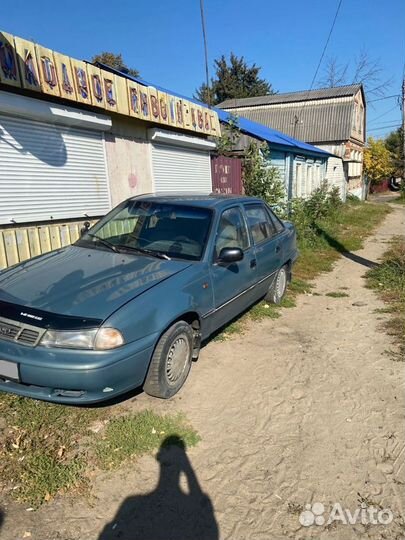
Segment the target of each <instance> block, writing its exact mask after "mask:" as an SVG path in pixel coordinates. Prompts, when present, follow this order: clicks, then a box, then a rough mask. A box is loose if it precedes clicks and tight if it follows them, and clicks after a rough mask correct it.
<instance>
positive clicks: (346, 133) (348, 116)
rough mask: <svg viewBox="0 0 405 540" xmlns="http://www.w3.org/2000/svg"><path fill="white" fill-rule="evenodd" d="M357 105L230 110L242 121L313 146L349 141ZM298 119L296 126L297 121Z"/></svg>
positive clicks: (348, 103)
mask: <svg viewBox="0 0 405 540" xmlns="http://www.w3.org/2000/svg"><path fill="white" fill-rule="evenodd" d="M353 108H354V103H353V102H351V101H343V102H337V103H329V104H328V105H325V104H322V103H321V102H315V103H309V104H307V105H305V107H301V108H297V107H296V106H295V107H294V106H291V105H288V104H287V105H285V106H283V107H252V108H246V109H228V111H231V112H232V113H234V114H236V115H238V117H239V118H242V117H243V118H247V119H249V120H253V121H254V122H258V123H259V124H264V125H265V126H268V127H270V126H271V128H274V129H277V130H279V131H282V132H283V133H286V134H287V135H289V136H290V137H295V138H297V139H302V140H304V141H308V142H310V143H317V142H327V141H345V140H349V138H350V135H351V126H352V115H353ZM296 118H298V122H297V125H295V119H296Z"/></svg>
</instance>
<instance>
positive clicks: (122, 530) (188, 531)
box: [99, 436, 219, 540]
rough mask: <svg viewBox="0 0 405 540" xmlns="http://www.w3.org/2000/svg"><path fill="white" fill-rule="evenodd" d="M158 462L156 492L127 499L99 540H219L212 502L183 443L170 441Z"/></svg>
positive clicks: (179, 439)
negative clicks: (185, 486)
mask: <svg viewBox="0 0 405 540" xmlns="http://www.w3.org/2000/svg"><path fill="white" fill-rule="evenodd" d="M156 459H157V460H158V462H159V464H160V477H159V481H158V484H157V486H156V488H155V490H154V491H152V492H151V493H148V494H146V495H136V496H133V497H128V498H127V499H126V500H125V501H124V502H123V503H122V505H121V507H120V508H119V510H118V512H117V514H116V516H115V517H114V519H113V521H112V522H111V523H109V524H107V525H106V526H105V527H104V529H103V531H102V532H101V534H100V536H99V540H117V539H120V540H218V538H219V532H218V525H217V522H216V519H215V516H214V509H213V506H212V503H211V500H210V498H209V497H208V496H207V495H206V494H205V493H203V492H202V490H201V486H200V484H199V482H198V480H197V477H196V475H195V472H194V470H193V468H192V466H191V463H190V461H189V459H188V457H187V454H186V451H185V443H184V441H183V440H182V439H181V438H180V437H178V436H170V437H167V438H166V439H165V440H164V441H163V443H162V445H161V447H160V450H159V452H158V454H157V457H156ZM183 475H184V478H183V481H182V476H183ZM184 480H186V482H184ZM185 483H186V484H187V490H185V489H183V487H182V485H183V486H184V484H185Z"/></svg>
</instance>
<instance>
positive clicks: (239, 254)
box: [217, 247, 243, 264]
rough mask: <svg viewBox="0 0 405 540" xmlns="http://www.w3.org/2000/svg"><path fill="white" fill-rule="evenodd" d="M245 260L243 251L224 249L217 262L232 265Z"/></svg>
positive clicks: (233, 248)
mask: <svg viewBox="0 0 405 540" xmlns="http://www.w3.org/2000/svg"><path fill="white" fill-rule="evenodd" d="M242 259H243V251H242V250H241V249H240V248H237V247H224V248H222V249H221V251H220V253H219V257H218V259H217V262H218V263H220V264H231V263H235V262H238V261H241V260H242Z"/></svg>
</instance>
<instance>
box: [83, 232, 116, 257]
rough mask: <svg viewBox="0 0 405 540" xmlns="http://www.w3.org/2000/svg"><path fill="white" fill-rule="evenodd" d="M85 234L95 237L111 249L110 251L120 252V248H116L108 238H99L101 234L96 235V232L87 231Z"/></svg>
mask: <svg viewBox="0 0 405 540" xmlns="http://www.w3.org/2000/svg"><path fill="white" fill-rule="evenodd" d="M87 236H90V237H91V238H95V239H96V240H97V241H98V242H100V244H103V246H106V247H108V248H109V249H111V251H114V252H115V253H119V252H120V250H119V249H118V248H117V246H116V245H114V244H112V243H111V242H109V241H108V240H105V239H104V238H101V236H97V234H94V233H89V232H88V233H87Z"/></svg>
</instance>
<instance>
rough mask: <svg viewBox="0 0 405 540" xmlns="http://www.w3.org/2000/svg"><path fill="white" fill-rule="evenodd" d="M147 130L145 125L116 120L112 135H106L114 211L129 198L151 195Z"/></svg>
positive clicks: (150, 169) (114, 119)
mask: <svg viewBox="0 0 405 540" xmlns="http://www.w3.org/2000/svg"><path fill="white" fill-rule="evenodd" d="M148 127H149V125H148V124H147V123H145V122H137V121H136V120H133V119H131V120H127V119H126V118H124V119H121V118H119V117H114V118H113V125H112V129H111V133H106V134H105V145H106V158H107V170H108V178H109V184H110V192H111V205H112V207H114V206H116V205H117V204H118V203H120V202H122V201H123V200H125V199H127V198H128V197H132V196H134V195H138V194H140V193H150V192H151V191H152V185H153V183H152V159H151V145H150V143H149V141H148V140H147V129H148Z"/></svg>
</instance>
